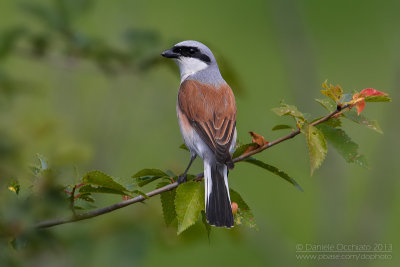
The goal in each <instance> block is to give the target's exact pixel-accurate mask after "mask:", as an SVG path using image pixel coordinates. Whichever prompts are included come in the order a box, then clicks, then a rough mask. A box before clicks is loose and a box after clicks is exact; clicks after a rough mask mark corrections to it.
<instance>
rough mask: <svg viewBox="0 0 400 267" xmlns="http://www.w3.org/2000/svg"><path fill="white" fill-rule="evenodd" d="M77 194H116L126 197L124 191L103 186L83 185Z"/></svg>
mask: <svg viewBox="0 0 400 267" xmlns="http://www.w3.org/2000/svg"><path fill="white" fill-rule="evenodd" d="M79 193H99V194H117V195H123V196H124V195H126V191H125V190H116V189H112V188H108V187H104V186H92V185H84V186H81V187H80V188H79Z"/></svg>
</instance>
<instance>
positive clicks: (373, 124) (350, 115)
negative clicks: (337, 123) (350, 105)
mask: <svg viewBox="0 0 400 267" xmlns="http://www.w3.org/2000/svg"><path fill="white" fill-rule="evenodd" d="M343 117H345V118H346V119H349V120H351V121H353V122H355V123H358V124H362V125H364V126H367V127H368V128H370V129H372V130H374V131H377V132H378V133H380V134H382V133H383V131H382V129H381V127H380V126H379V124H378V122H377V121H376V120H369V119H367V118H366V117H365V116H364V115H362V114H360V115H357V112H356V111H354V110H349V111H346V112H345V113H343Z"/></svg>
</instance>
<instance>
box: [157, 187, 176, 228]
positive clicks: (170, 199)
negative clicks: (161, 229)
mask: <svg viewBox="0 0 400 267" xmlns="http://www.w3.org/2000/svg"><path fill="white" fill-rule="evenodd" d="M169 184H170V183H168V182H160V183H158V185H157V188H161V187H164V186H166V185H169ZM175 196H176V190H175V189H174V190H170V191H166V192H163V193H161V195H160V200H161V206H162V210H163V216H164V221H165V224H166V225H167V226H169V225H171V224H172V223H173V222H174V220H176V211H175Z"/></svg>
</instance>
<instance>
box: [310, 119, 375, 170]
mask: <svg viewBox="0 0 400 267" xmlns="http://www.w3.org/2000/svg"><path fill="white" fill-rule="evenodd" d="M317 128H318V129H320V130H321V131H322V132H323V134H324V136H325V138H326V139H327V140H328V141H329V143H330V144H332V146H333V147H334V148H335V149H336V150H337V151H338V152H339V154H340V155H341V156H342V157H343V158H344V159H345V160H346V161H347V162H348V163H355V164H358V165H360V166H361V167H364V168H368V163H367V161H366V158H365V157H364V156H363V155H360V154H359V153H358V145H357V144H356V143H354V142H353V141H352V140H351V138H350V137H349V136H348V135H347V134H346V133H345V131H343V130H342V129H335V128H332V127H329V126H327V125H322V124H320V125H318V126H317Z"/></svg>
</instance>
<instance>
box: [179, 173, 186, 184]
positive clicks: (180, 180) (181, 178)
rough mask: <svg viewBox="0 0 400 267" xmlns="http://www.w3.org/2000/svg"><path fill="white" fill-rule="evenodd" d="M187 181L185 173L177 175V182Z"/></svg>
mask: <svg viewBox="0 0 400 267" xmlns="http://www.w3.org/2000/svg"><path fill="white" fill-rule="evenodd" d="M186 182H187V177H186V174H185V175H182V176H181V175H179V176H178V184H182V183H186Z"/></svg>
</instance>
